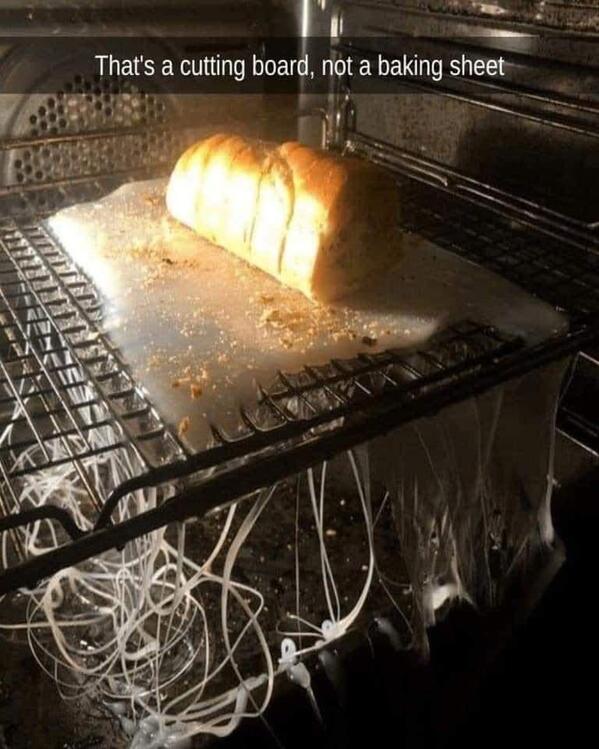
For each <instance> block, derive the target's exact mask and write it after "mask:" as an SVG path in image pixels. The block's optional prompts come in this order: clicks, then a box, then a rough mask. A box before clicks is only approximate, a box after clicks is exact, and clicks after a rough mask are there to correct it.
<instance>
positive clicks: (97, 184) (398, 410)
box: [0, 144, 599, 594]
mask: <svg viewBox="0 0 599 749" xmlns="http://www.w3.org/2000/svg"><path fill="white" fill-rule="evenodd" d="M361 145H362V147H366V146H365V144H361ZM367 145H369V147H371V148H372V153H369V154H368V156H369V158H374V159H375V160H377V159H378V160H380V161H383V162H385V163H386V165H387V166H389V167H391V168H393V169H394V171H395V172H396V173H397V176H398V180H399V184H400V187H401V190H402V194H403V199H402V205H403V206H404V207H405V211H404V212H403V215H402V221H403V223H404V226H405V228H406V229H408V230H410V231H417V232H419V233H421V234H423V235H425V236H427V237H429V238H430V239H432V240H434V241H435V242H437V243H438V244H441V245H444V246H446V247H449V248H451V249H452V250H453V251H454V252H458V253H460V254H463V255H465V256H466V257H468V258H470V259H474V260H475V261H477V262H479V263H483V264H485V265H487V266H489V267H491V268H492V269H494V270H497V271H499V272H500V273H502V274H503V275H507V276H508V277H510V278H512V279H513V280H515V281H516V282H517V283H519V284H520V285H522V286H524V287H525V288H527V289H529V290H531V291H532V292H533V293H535V294H537V295H538V296H540V297H542V298H544V299H545V300H547V301H549V302H550V303H552V304H554V305H556V306H558V307H560V308H562V309H564V310H565V311H567V312H568V313H569V314H570V316H571V319H572V325H571V327H570V330H569V332H568V333H567V334H565V335H562V336H560V337H556V338H553V339H550V340H548V341H545V342H543V343H541V344H538V345H536V346H530V345H528V346H527V345H525V344H524V342H523V341H522V340H519V339H512V338H509V337H506V336H504V335H502V334H501V333H500V332H499V331H497V330H494V329H492V328H489V327H487V326H482V325H479V324H477V323H476V322H472V321H469V322H464V323H463V324H461V325H458V326H455V327H453V328H450V329H448V330H446V331H444V332H443V333H442V334H441V335H439V336H438V337H436V338H435V339H434V340H432V341H431V342H430V344H429V345H428V346H426V347H425V348H421V349H418V350H411V351H403V350H402V351H386V352H383V353H380V354H379V353H376V354H368V353H364V354H362V355H360V356H358V357H356V358H355V359H352V360H350V361H332V362H330V363H329V364H328V365H326V366H324V367H310V366H305V367H304V368H303V369H302V370H301V371H300V372H298V373H284V372H281V373H280V374H279V377H278V381H277V382H276V383H275V384H274V385H273V386H272V387H271V388H269V389H268V390H264V389H262V390H260V392H259V393H258V398H257V400H256V403H255V404H254V405H253V406H251V407H250V406H248V407H247V408H246V409H242V410H241V413H240V430H239V432H238V433H237V434H235V435H228V434H225V433H223V432H222V431H221V430H219V428H218V425H215V426H214V427H213V435H214V444H213V446H212V447H211V448H209V449H207V450H205V451H204V452H202V453H198V454H194V455H189V454H187V453H186V452H185V450H184V449H183V447H182V446H181V444H180V443H179V442H178V440H177V438H176V437H175V436H174V435H173V434H172V432H171V431H170V430H169V429H168V428H167V426H166V425H165V423H164V422H163V421H162V419H161V417H160V415H159V414H158V413H157V412H156V411H155V409H154V408H153V407H152V405H151V404H150V403H149V402H148V400H147V399H146V397H145V396H144V394H143V392H142V391H141V390H140V389H139V388H138V387H137V386H136V384H135V383H134V382H133V380H132V378H131V376H130V374H129V373H128V371H127V368H126V365H125V363H124V362H122V361H121V360H120V358H119V355H118V352H117V351H115V350H114V349H113V347H112V346H111V344H110V341H109V339H108V338H107V337H106V336H104V335H103V333H102V330H101V325H100V323H101V319H100V306H99V301H98V298H97V295H96V292H95V290H94V289H93V288H92V287H91V285H90V284H89V282H88V281H87V279H86V278H85V277H84V276H83V275H82V274H81V273H80V271H79V270H78V269H77V268H76V267H75V266H74V265H73V263H72V262H71V261H70V259H69V258H68V257H67V256H66V255H65V253H64V252H63V250H62V249H61V248H60V247H59V246H58V245H57V244H56V243H55V241H54V240H53V238H52V237H51V236H50V235H49V234H48V233H47V232H46V231H45V229H44V227H43V224H42V223H41V220H40V219H41V216H40V214H39V213H36V214H32V213H31V210H30V208H29V206H30V204H29V203H28V201H27V188H26V187H25V188H24V187H23V186H19V187H18V188H16V189H15V190H5V192H6V195H5V196H4V197H3V198H2V201H1V202H2V203H3V204H5V205H7V206H10V207H9V208H8V210H9V211H12V213H9V214H8V215H9V216H10V217H8V218H5V219H2V220H1V221H0V358H1V364H0V434H4V435H6V434H8V435H9V438H7V437H6V436H5V437H4V438H3V439H2V441H0V497H1V499H0V501H1V502H2V504H1V505H0V511H1V513H2V515H3V516H4V517H3V518H0V532H2V531H8V532H10V533H11V534H12V538H13V540H14V547H15V557H14V559H15V564H14V565H11V566H10V567H9V568H8V569H5V570H4V571H3V572H2V573H1V574H0V594H2V593H5V592H7V591H10V590H13V589H15V588H17V587H21V586H24V585H31V584H33V583H35V582H36V581H38V580H39V579H40V578H42V577H45V576H47V575H49V574H51V573H53V572H54V571H56V570H58V569H61V568H63V567H66V566H69V565H72V564H75V563H77V562H80V561H83V560H84V559H86V558H89V557H90V556H93V555H95V554H98V553H101V552H103V551H105V550H108V549H110V548H112V547H114V546H117V545H121V544H124V543H126V541H127V540H130V539H132V538H134V537H136V536H139V535H141V534H143V533H147V532H149V531H151V530H153V529H156V528H158V527H161V526H163V525H165V524H167V523H169V522H173V521H182V520H185V519H187V518H189V517H197V516H202V515H203V514H205V513H206V512H208V511H209V510H210V509H212V508H214V507H217V506H219V505H222V504H224V503H227V502H230V501H234V500H235V499H237V498H239V497H242V496H245V495H248V494H250V493H251V492H253V491H255V490H257V489H259V488H261V487H264V486H267V485H269V484H272V483H274V482H276V481H278V480H281V479H284V478H285V477H287V476H289V475H292V474H294V473H296V472H298V471H301V470H303V469H305V468H307V467H309V466H310V465H314V464H315V463H317V462H319V461H322V460H323V459H327V458H329V457H331V456H332V455H334V454H335V453H337V452H339V451H340V450H343V449H347V448H350V447H352V446H354V445H356V444H359V443H362V442H364V441H366V440H368V439H371V438H373V437H375V436H377V435H380V434H382V433H384V432H385V431H388V430H390V429H392V428H394V427H396V426H398V425H399V424H401V423H405V422H406V421H409V420H411V419H414V418H418V417H420V416H423V415H425V414H430V413H433V412H435V411H437V410H439V409H440V408H442V407H444V406H446V405H448V404H450V403H452V402H456V401H458V400H461V399H463V398H466V397H469V396H471V395H473V394H476V393H478V392H482V391H483V390H485V389H487V388H489V387H492V386H493V385H496V384H498V383H500V382H502V381H505V380H507V379H509V378H511V377H514V376H518V375H519V374H522V373H524V372H526V371H530V370H532V369H534V368H535V367H538V366H541V365H543V364H544V363H547V362H550V361H552V360H554V359H557V358H560V357H564V356H567V355H568V354H570V353H572V352H575V351H577V350H580V349H581V348H583V347H584V346H585V345H586V344H588V343H589V342H591V341H593V340H596V339H597V337H598V336H599V325H598V324H597V317H598V313H599V284H597V283H596V279H597V274H598V273H599V256H598V255H595V254H594V253H593V251H592V246H591V247H590V248H589V249H587V250H583V249H582V247H581V244H582V243H581V239H580V234H581V231H582V230H580V229H579V228H578V227H572V226H569V225H567V224H564V225H563V231H561V232H558V231H557V230H556V228H555V225H557V224H558V222H557V221H556V220H554V217H550V216H549V217H548V216H541V219H542V220H540V221H537V220H536V218H534V217H532V216H531V211H528V212H524V213H523V212H521V213H520V220H519V221H515V213H516V209H517V206H516V207H515V208H514V209H513V210H511V209H510V210H507V209H506V208H505V206H504V205H500V206H498V203H497V201H495V202H493V201H487V205H483V197H482V195H483V190H482V186H481V190H480V194H479V193H475V192H474V191H473V190H472V189H471V190H470V191H469V192H466V193H463V191H462V194H461V193H460V191H459V189H453V188H454V187H455V186H452V183H451V181H450V180H448V179H447V178H446V177H445V176H444V175H443V174H440V173H439V172H438V171H437V172H436V171H435V170H434V168H433V166H431V165H422V164H416V165H415V164H414V162H413V161H410V160H409V159H404V160H403V161H402V160H401V159H399V158H394V159H393V163H391V160H390V159H387V160H386V161H385V158H383V156H384V154H383V152H382V151H381V150H380V149H377V148H376V144H374V145H372V144H367ZM356 150H359V148H357V147H356ZM157 171H158V172H159V171H160V169H158V170H157ZM149 173H151V172H150V171H149V172H148V174H149ZM155 173H157V172H155ZM127 176H129V178H130V177H131V176H133V175H127ZM115 181H116V182H118V181H119V175H116V176H115V175H113V176H110V175H107V178H106V180H103V179H100V178H95V179H94V180H87V181H85V180H83V179H82V180H80V181H78V182H76V183H72V184H71V183H68V182H66V183H65V184H61V185H49V186H45V187H43V186H41V187H40V186H39V185H35V188H32V189H35V190H36V191H38V192H39V190H40V189H47V190H49V191H52V190H60V191H62V193H63V195H62V201H61V202H63V204H64V202H71V199H72V198H73V196H76V195H80V196H84V198H87V199H89V197H91V196H94V195H98V194H101V193H102V192H105V191H106V190H107V189H109V188H110V187H112V186H114V183H115ZM121 181H122V179H121ZM458 187H459V185H458ZM470 187H472V186H470ZM67 193H69V196H68V200H65V195H66V194H67ZM84 198H82V197H80V198H79V199H84ZM15 199H17V200H18V205H16V204H15V202H14V201H15ZM5 201H9V203H5ZM36 204H37V205H39V202H38V201H36ZM559 225H560V226H562V224H559ZM548 233H551V236H550V237H549V236H548ZM589 244H590V245H592V242H589ZM83 411H85V413H86V418H85V420H83V419H82V418H81V413H82V412H83ZM90 414H91V419H90ZM98 432H101V433H102V441H101V443H100V442H97V441H95V440H94V434H95V433H98ZM117 450H124V451H127V453H128V454H130V455H131V456H133V457H134V459H135V464H136V465H137V466H138V470H137V471H136V472H135V475H133V476H132V477H131V478H130V479H129V480H128V481H125V482H124V483H123V484H121V485H120V486H118V487H116V486H113V485H110V482H108V483H107V484H106V485H102V486H101V487H98V486H97V485H95V484H93V482H92V481H91V480H90V478H89V475H88V474H89V467H90V465H91V463H92V462H93V461H94V460H95V459H97V457H98V454H99V452H100V451H117ZM60 461H68V462H70V464H72V465H73V466H74V467H75V468H76V470H77V472H78V474H79V475H80V477H81V481H82V483H83V485H84V486H85V487H86V489H87V490H88V492H87V493H88V495H89V508H88V514H89V517H90V518H91V520H92V523H93V531H91V532H87V533H84V532H83V529H81V528H79V527H77V525H76V524H75V522H74V521H73V519H72V518H71V517H70V516H69V515H68V513H66V511H64V510H61V509H60V508H59V507H51V506H48V507H46V508H45V509H44V508H42V510H38V511H36V512H33V511H32V510H31V509H28V508H27V507H23V506H22V505H21V504H20V502H19V496H20V484H19V482H20V481H21V480H22V479H23V477H24V476H25V475H30V474H31V473H32V472H37V473H39V474H41V473H43V472H44V471H46V470H50V469H51V468H52V467H54V466H56V465H57V463H58V462H60ZM166 485H168V486H170V487H173V485H174V486H175V490H176V493H175V495H174V496H171V497H170V498H168V499H166V496H167V495H166V493H165V494H164V496H165V499H164V501H163V502H162V503H160V504H159V506H158V507H157V508H156V509H154V510H150V511H148V512H146V513H144V514H142V515H139V516H136V517H132V518H131V519H130V520H127V521H125V522H124V523H120V524H118V525H112V518H113V513H114V510H115V508H116V507H117V506H118V505H119V503H120V502H126V501H128V496H129V495H130V493H131V492H133V491H135V490H137V489H140V488H144V487H147V486H166ZM40 513H41V514H40ZM44 513H45V514H44ZM40 517H47V518H50V519H52V521H53V522H55V523H56V524H57V525H59V526H61V528H62V533H63V536H62V537H63V538H64V541H65V543H64V544H63V545H62V546H60V547H59V548H57V549H56V550H54V551H52V552H49V553H46V554H44V555H42V556H40V557H35V558H31V559H24V558H23V554H22V549H20V548H19V534H20V531H19V528H21V527H22V526H23V525H25V524H27V523H29V522H31V520H32V519H39V518H40Z"/></svg>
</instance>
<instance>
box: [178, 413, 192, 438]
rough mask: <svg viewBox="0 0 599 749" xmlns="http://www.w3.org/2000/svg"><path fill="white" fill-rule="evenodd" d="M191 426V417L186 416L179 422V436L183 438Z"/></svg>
mask: <svg viewBox="0 0 599 749" xmlns="http://www.w3.org/2000/svg"><path fill="white" fill-rule="evenodd" d="M190 425H191V419H190V418H189V416H184V417H183V418H182V419H181V421H180V422H179V426H178V428H177V434H178V435H179V437H183V435H184V434H185V433H186V432H188V431H189V427H190Z"/></svg>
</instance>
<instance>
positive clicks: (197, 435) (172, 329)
mask: <svg viewBox="0 0 599 749" xmlns="http://www.w3.org/2000/svg"><path fill="white" fill-rule="evenodd" d="M165 185H166V182H165V180H151V181H145V182H137V183H132V184H128V185H124V186H123V187H121V188H119V189H118V190H116V191H115V192H114V193H112V194H111V195H108V196H107V197H105V198H103V199H102V200H100V201H97V202H93V203H84V204H80V205H76V206H72V207H70V208H66V209H63V210H62V211H60V212H58V213H57V214H55V215H54V216H52V217H51V218H50V219H48V222H47V223H48V226H49V228H50V230H51V231H52V233H53V234H54V235H55V236H56V237H57V239H58V240H59V241H60V243H61V244H62V245H63V247H64V248H65V249H66V251H67V252H68V253H69V254H70V255H71V256H72V258H73V260H74V261H75V263H76V264H77V265H79V267H80V268H81V269H82V270H83V271H84V272H85V273H86V274H87V275H88V276H89V277H90V279H91V280H92V281H93V282H94V284H95V285H96V287H97V288H98V290H99V291H100V293H101V294H102V296H103V298H104V300H105V310H104V323H103V325H104V329H105V330H106V331H107V332H108V333H109V334H110V336H111V338H112V340H113V341H114V343H115V344H116V345H117V346H118V347H119V348H120V350H121V351H122V354H123V357H124V359H125V361H126V362H127V363H128V365H129V366H130V368H131V371H132V374H133V376H134V377H135V379H136V381H137V382H138V383H139V384H140V385H141V386H142V387H143V388H145V390H146V391H147V393H148V395H149V397H150V399H151V401H152V402H153V403H154V404H155V405H156V407H157V408H158V410H159V412H160V413H161V415H162V417H163V418H164V419H165V420H166V421H167V422H168V423H170V424H171V425H172V426H173V427H174V428H175V429H177V427H178V425H179V424H180V422H181V420H182V419H185V418H188V419H189V429H188V431H187V432H186V433H185V436H184V441H186V442H187V444H188V446H189V447H190V448H191V449H193V450H199V449H202V448H203V447H204V446H205V445H206V443H207V441H208V440H209V437H210V435H209V430H208V423H209V422H210V421H214V422H215V423H217V424H219V425H221V426H224V428H225V429H230V430H234V429H235V427H236V426H237V421H238V418H237V407H238V405H239V404H240V403H242V402H244V403H251V402H252V400H253V398H254V397H255V394H256V382H260V383H262V384H263V385H265V386H267V385H268V384H269V383H270V382H272V380H273V378H274V376H275V374H276V371H277V370H278V369H282V370H284V371H288V372H293V371H297V370H298V369H300V368H301V367H302V365H304V364H313V365H317V364H321V363H324V362H326V361H328V360H330V359H331V358H333V357H336V358H347V357H351V356H353V355H355V354H356V353H357V352H359V351H367V352H369V353H372V352H376V351H382V350H384V349H386V348H391V347H404V346H409V345H413V344H415V343H420V342H422V341H424V340H426V339H428V338H429V337H430V336H431V335H432V334H434V333H435V332H437V331H439V330H441V329H443V328H444V327H446V326H447V325H449V324H451V323H453V322H457V321H460V320H464V319H471V320H475V321H477V322H484V323H490V324H493V325H495V326H497V327H498V328H499V329H500V330H503V331H505V332H508V333H516V334H519V335H523V336H524V337H525V338H526V339H527V340H528V341H530V342H534V341H538V340H541V339H543V338H546V337H548V336H550V335H552V334H554V333H556V332H558V331H560V330H562V329H563V328H564V326H565V325H566V323H565V320H564V318H563V316H561V315H560V314H558V313H557V312H556V311H554V310H553V309H552V308H550V307H549V306H548V305H546V304H544V303H542V302H540V301H538V300H536V299H534V298H532V297H531V296H530V295H529V294H527V293H526V292H524V291H522V290H521V289H519V288H517V287H516V286H514V285H513V284H511V283H509V282H507V281H505V280H504V279H502V278H500V277H498V276H496V275H495V274H493V273H491V272H489V271H487V270H485V269H483V268H480V267H478V266H476V265H474V264H472V263H470V262H468V261H466V260H464V259H462V258H460V257H458V256H456V255H453V254H452V253H450V252H447V251H445V250H442V249H441V248H439V247H437V246H435V245H433V244H432V243H430V242H427V241H425V240H422V239H421V238H419V237H417V236H414V235H412V236H410V237H408V238H407V241H406V250H405V255H404V258H403V260H402V261H401V262H400V263H399V264H398V265H397V266H396V268H394V269H392V270H391V271H389V272H387V273H385V274H384V275H382V276H381V277H380V278H379V279H377V280H376V282H375V283H373V284H372V285H371V287H370V288H369V289H367V290H366V291H364V292H361V293H360V294H356V295H355V296H353V297H351V298H349V299H346V300H344V301H342V302H339V303H337V304H335V305H332V306H326V307H325V306H320V305H316V304H314V303H313V302H311V301H309V300H308V299H306V298H305V297H304V296H303V295H302V294H300V293H299V292H296V291H294V290H291V289H287V288H285V287H283V286H281V285H280V284H279V283H278V282H277V281H275V280H274V279H273V278H271V277H270V276H268V275H266V274H265V273H263V272H261V271H259V270H257V269H255V268H252V267H251V266H249V265H247V264H246V263H245V262H243V261H242V260H239V259H238V258H236V257H234V256H233V255H231V254H229V253H228V252H226V251H224V250H222V249H221V248H219V247H216V246H214V245H212V244H211V243H209V242H207V241H205V240H202V239H201V238H200V237H198V236H196V235H195V234H194V233H193V232H192V231H190V230H189V229H187V228H186V227H184V226H182V225H180V224H179V223H177V222H176V221H175V220H173V219H171V218H170V217H169V216H168V215H167V212H166V208H165V205H164V190H165ZM365 336H366V337H368V338H369V339H371V340H370V341H369V343H365V342H364V341H363V338H364V337H365ZM372 339H375V340H376V344H374V345H372ZM369 344H370V345H369ZM192 384H193V385H194V388H193V389H192V387H191V386H192Z"/></svg>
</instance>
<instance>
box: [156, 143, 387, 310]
mask: <svg viewBox="0 0 599 749" xmlns="http://www.w3.org/2000/svg"><path fill="white" fill-rule="evenodd" d="M166 202H167V207H168V210H169V211H170V213H171V214H172V215H173V216H174V217H175V218H176V219H178V220H179V221H181V222H182V223H184V224H186V225H187V226H189V227H191V228H192V229H194V231H196V232H197V233H198V234H200V235H201V236H203V237H205V238H206V239H209V240H210V241H212V242H214V243H215V244H218V245H221V246H222V247H224V248H225V249H227V250H229V251H230V252H233V253H235V254H236V255H238V256H239V257H241V258H243V259H244V260H247V261H248V262H249V263H251V264H252V265H255V266H257V267H258V268H261V269H262V270H264V271H266V272H267V273H270V274H271V275H273V276H275V278H277V279H278V280H279V281H280V282H281V283H283V284H285V285H287V286H291V287H293V288H295V289H299V290H300V291H302V292H303V293H304V294H306V296H308V297H309V298H311V299H317V300H321V301H327V300H332V299H335V298H337V297H341V296H343V295H345V294H347V293H348V292H349V291H352V290H354V289H356V288H358V287H360V286H362V285H363V284H365V283H367V282H368V281H369V280H370V279H371V278H372V277H373V276H374V275H375V274H376V273H377V272H380V271H382V270H384V269H385V268H387V267H389V266H390V265H393V264H395V263H396V262H397V261H398V260H399V258H400V249H401V234H400V231H399V228H398V205H399V203H398V197H397V188H396V185H395V181H394V180H393V178H392V177H391V176H390V175H389V174H387V173H386V172H385V171H384V170H382V169H380V168H378V167H376V166H374V165H373V164H371V163H369V162H367V161H363V160H361V159H358V158H352V157H342V156H337V155H334V154H332V153H330V152H328V151H322V150H318V149H314V148H309V147H307V146H304V145H301V144H300V143H294V142H290V143H283V144H282V145H275V144H270V143H264V142H262V141H255V140H249V139H246V138H241V137H239V136H236V135H222V134H219V135H214V136H212V137H211V138H207V139H206V140H202V141H200V142H199V143H196V144H194V145H193V146H191V147H190V148H189V149H188V150H187V151H185V153H184V154H183V155H182V156H181V158H180V159H179V161H178V162H177V164H176V166H175V168H174V170H173V173H172V175H171V178H170V181H169V184H168V189H167V194H166Z"/></svg>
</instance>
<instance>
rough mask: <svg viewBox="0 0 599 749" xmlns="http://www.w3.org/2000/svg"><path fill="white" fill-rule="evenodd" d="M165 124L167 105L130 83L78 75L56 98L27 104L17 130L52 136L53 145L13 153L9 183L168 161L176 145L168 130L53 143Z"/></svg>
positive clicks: (66, 176) (95, 172) (35, 99)
mask: <svg viewBox="0 0 599 749" xmlns="http://www.w3.org/2000/svg"><path fill="white" fill-rule="evenodd" d="M166 120H167V103H166V102H165V100H164V98H163V97H161V96H159V95H155V94H148V93H145V92H144V91H140V90H139V89H137V88H136V87H135V86H133V85H131V84H130V83H129V81H127V80H120V81H116V82H115V81H114V80H112V81H111V80H108V79H107V78H102V77H100V76H95V77H94V79H93V80H90V79H85V78H83V77H82V76H80V75H74V76H73V78H72V79H71V80H67V81H65V83H64V84H63V86H62V87H61V88H60V89H59V90H57V92H56V94H55V95H50V96H40V95H36V96H32V97H31V98H30V99H28V100H27V101H26V102H25V103H24V106H23V107H22V111H21V112H19V115H18V117H17V122H15V125H14V129H15V130H18V131H20V133H19V134H20V135H28V136H31V137H32V138H38V137H40V138H47V137H48V136H50V140H49V142H47V143H44V144H43V145H40V146H32V147H28V148H23V149H18V150H16V151H15V152H14V153H13V154H12V157H11V158H12V162H11V164H10V167H9V182H14V183H18V184H29V183H32V182H44V181H47V180H55V179H64V178H69V177H73V176H80V175H83V174H98V173H102V172H106V171H118V170H128V169H133V168H136V167H140V166H143V165H144V164H145V163H147V162H148V161H149V160H150V159H151V161H152V162H157V161H168V160H169V159H170V158H172V157H173V154H174V143H173V134H172V133H171V132H168V131H167V130H164V131H161V130H158V131H153V132H141V133H135V134H126V133H120V134H119V135H118V136H115V137H111V138H103V139H101V140H74V141H70V142H61V143H52V141H51V136H53V135H62V134H70V133H73V134H76V133H84V132H93V131H97V130H106V129H112V128H115V129H117V128H118V129H125V130H126V129H127V128H133V127H144V126H149V127H152V126H160V125H161V124H164V123H165V122H166ZM10 177H12V179H10Z"/></svg>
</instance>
